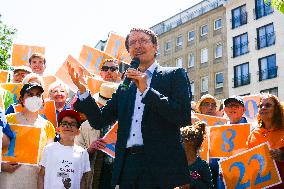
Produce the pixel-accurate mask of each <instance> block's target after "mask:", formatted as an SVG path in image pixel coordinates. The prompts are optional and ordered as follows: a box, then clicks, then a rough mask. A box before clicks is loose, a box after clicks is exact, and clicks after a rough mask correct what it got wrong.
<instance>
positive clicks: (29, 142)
mask: <svg viewBox="0 0 284 189" xmlns="http://www.w3.org/2000/svg"><path fill="white" fill-rule="evenodd" d="M10 127H11V130H12V131H13V133H14V138H13V139H12V140H11V141H10V146H9V148H8V149H4V150H3V152H2V160H3V161H7V162H18V163H22V164H31V165H35V164H37V163H38V160H39V141H40V134H41V128H36V127H32V126H27V125H16V124H14V125H11V124H10Z"/></svg>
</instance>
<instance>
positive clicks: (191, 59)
mask: <svg viewBox="0 0 284 189" xmlns="http://www.w3.org/2000/svg"><path fill="white" fill-rule="evenodd" d="M223 3H224V1H222V0H216V1H210V2H209V1H202V2H200V3H199V4H196V5H194V6H193V7H190V8H189V9H187V10H185V11H183V12H181V13H179V14H177V15H175V16H173V17H171V18H169V19H167V20H165V21H163V22H161V23H159V24H157V25H155V26H153V27H151V29H152V30H153V31H155V32H156V33H157V34H158V39H159V53H158V60H159V63H160V64H161V65H163V66H169V67H172V66H177V67H183V68H185V69H186V70H187V72H188V76H189V79H190V82H191V89H192V93H193V97H194V100H195V101H197V100H198V99H199V98H200V97H201V96H202V95H204V94H207V93H209V94H211V95H213V96H215V97H216V98H218V99H223V98H227V97H228V79H227V76H228V73H227V37H226V33H227V28H226V23H227V22H226V10H225V7H224V6H223Z"/></svg>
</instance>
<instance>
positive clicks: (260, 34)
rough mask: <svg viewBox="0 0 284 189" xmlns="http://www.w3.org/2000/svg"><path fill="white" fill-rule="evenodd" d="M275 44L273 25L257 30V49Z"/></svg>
mask: <svg viewBox="0 0 284 189" xmlns="http://www.w3.org/2000/svg"><path fill="white" fill-rule="evenodd" d="M274 44H275V33H274V26H273V23H271V24H268V25H266V26H262V27H260V28H257V48H258V49H261V48H264V47H269V46H271V45H274Z"/></svg>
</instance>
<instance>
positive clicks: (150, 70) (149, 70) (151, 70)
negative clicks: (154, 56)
mask: <svg viewBox="0 0 284 189" xmlns="http://www.w3.org/2000/svg"><path fill="white" fill-rule="evenodd" d="M157 67H158V62H157V60H155V62H154V63H153V64H152V65H151V66H150V67H149V68H148V69H147V70H146V72H145V73H146V74H148V75H150V76H152V75H153V73H154V71H155V69H156V68H157Z"/></svg>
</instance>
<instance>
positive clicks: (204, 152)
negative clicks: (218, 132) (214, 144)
mask: <svg viewBox="0 0 284 189" xmlns="http://www.w3.org/2000/svg"><path fill="white" fill-rule="evenodd" d="M194 115H195V116H196V117H197V118H198V119H200V120H201V121H204V122H206V123H207V125H208V126H214V125H224V124H226V123H227V119H225V118H222V117H216V116H209V115H204V114H199V113H194ZM208 134H209V130H208V129H207V134H206V135H205V137H204V140H203V142H202V145H201V148H200V151H199V155H200V157H201V158H202V159H203V160H206V161H207V162H209V148H208V145H209V140H208V136H209V135H208Z"/></svg>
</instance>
